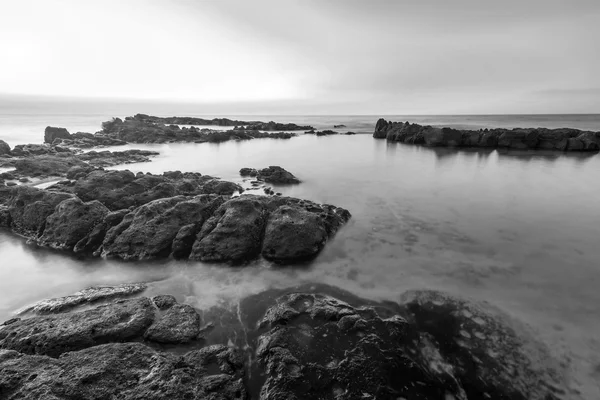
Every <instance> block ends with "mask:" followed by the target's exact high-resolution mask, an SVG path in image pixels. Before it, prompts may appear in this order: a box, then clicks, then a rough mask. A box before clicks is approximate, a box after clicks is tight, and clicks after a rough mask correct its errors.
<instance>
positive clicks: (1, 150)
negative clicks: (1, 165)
mask: <svg viewBox="0 0 600 400" xmlns="http://www.w3.org/2000/svg"><path fill="white" fill-rule="evenodd" d="M9 154H10V146H9V145H8V143H6V142H5V141H4V140H0V156H4V155H9Z"/></svg>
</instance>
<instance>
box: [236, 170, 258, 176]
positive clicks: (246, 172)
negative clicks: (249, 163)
mask: <svg viewBox="0 0 600 400" xmlns="http://www.w3.org/2000/svg"><path fill="white" fill-rule="evenodd" d="M240 175H241V176H256V175H258V171H257V170H255V169H254V168H242V169H240Z"/></svg>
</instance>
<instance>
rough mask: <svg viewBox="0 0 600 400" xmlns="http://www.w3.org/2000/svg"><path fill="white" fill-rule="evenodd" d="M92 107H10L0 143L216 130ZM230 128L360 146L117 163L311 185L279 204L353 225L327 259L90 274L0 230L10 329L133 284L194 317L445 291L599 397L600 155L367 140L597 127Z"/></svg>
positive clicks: (313, 143) (531, 123) (248, 144)
mask: <svg viewBox="0 0 600 400" xmlns="http://www.w3.org/2000/svg"><path fill="white" fill-rule="evenodd" d="M84 108H85V107H79V108H77V111H74V110H73V109H69V108H66V109H64V110H57V109H56V108H52V109H45V108H40V107H37V108H28V107H22V108H15V107H13V108H9V109H6V108H5V109H2V108H0V139H2V140H5V141H6V142H8V143H9V144H10V145H11V146H13V145H15V144H19V143H41V142H42V141H43V132H44V128H45V127H46V126H48V125H50V126H60V127H64V128H67V129H68V130H69V131H70V132H77V131H84V132H95V131H98V130H99V129H100V125H101V122H102V121H105V120H108V119H110V118H112V117H121V118H122V117H125V116H127V115H132V114H134V113H136V112H141V113H148V114H150V113H152V114H154V115H159V116H172V115H186V116H200V117H215V116H217V115H214V114H213V115H203V114H202V113H201V112H197V113H194V112H193V110H190V109H185V110H183V109H181V110H180V109H177V108H176V107H173V106H168V107H167V106H165V107H164V109H161V108H160V107H158V106H156V107H154V109H152V110H150V111H151V112H149V111H148V110H146V109H137V110H133V109H131V110H126V112H125V111H124V112H122V113H121V114H117V113H115V112H114V110H99V109H94V108H90V109H84ZM131 108H133V107H131ZM219 116H221V115H219ZM223 116H226V117H230V118H234V119H250V120H264V121H269V120H274V121H278V122H294V123H297V124H303V125H304V124H309V125H312V126H314V127H315V128H317V129H333V126H334V125H345V127H344V128H337V129H336V130H338V131H340V132H345V131H353V132H356V133H357V135H352V136H346V135H337V136H324V137H316V136H315V135H299V136H298V137H295V138H292V139H290V140H272V139H256V140H252V141H241V142H235V141H230V142H225V143H220V144H209V143H204V144H145V145H128V146H122V147H120V148H118V149H121V150H122V149H125V148H142V149H152V150H157V151H159V152H160V155H159V156H158V157H156V158H155V159H153V161H152V162H149V163H139V164H130V165H124V166H117V167H115V168H117V169H130V170H132V171H134V172H138V171H144V172H152V173H162V172H164V171H172V170H181V171H197V172H200V173H202V174H209V175H213V176H218V177H220V178H222V179H226V180H232V181H236V182H242V178H241V177H240V176H239V173H238V171H239V170H240V168H242V167H254V168H259V167H266V166H269V165H280V166H282V167H284V168H286V169H287V170H289V171H291V172H292V173H293V174H295V175H296V176H297V177H299V178H300V179H301V180H302V181H303V183H302V184H300V185H297V186H288V187H286V186H282V187H275V189H276V191H279V192H282V193H283V194H284V195H288V196H295V197H300V198H306V199H310V200H312V201H316V202H321V203H329V204H335V205H337V206H342V207H344V208H347V209H348V210H350V212H351V213H352V219H351V220H350V222H349V223H348V224H347V225H346V226H345V227H343V228H342V229H341V230H340V231H339V232H338V233H337V235H336V236H335V237H334V238H333V239H332V240H331V241H330V242H329V243H328V244H327V246H326V247H325V249H324V251H323V252H322V253H321V254H320V255H319V256H318V257H317V259H315V260H314V261H313V262H311V263H309V264H305V265H300V266H288V267H281V266H275V265H272V264H270V263H268V262H265V261H257V262H255V263H252V264H249V265H245V266H241V267H240V266H237V267H231V266H227V265H216V264H206V263H201V262H181V261H178V262H176V261H172V260H164V261H160V262H135V263H132V262H119V261H114V260H102V259H98V260H81V259H78V258H76V257H72V256H69V255H66V254H62V253H60V252H56V251H52V250H48V249H44V248H38V247H35V246H33V245H30V244H27V243H26V241H25V240H24V239H22V238H20V237H18V236H16V235H13V234H11V233H10V232H8V231H0V321H2V320H4V319H8V318H11V317H12V316H14V315H15V313H16V312H17V311H18V310H19V309H21V308H23V307H24V306H27V305H29V304H31V303H33V302H36V301H39V300H42V299H45V298H49V297H56V296H63V295H68V294H71V293H73V292H75V291H77V290H80V289H83V288H85V287H88V286H91V285H106V284H117V283H124V282H140V281H144V282H149V283H150V289H149V294H150V295H151V294H158V293H171V294H175V295H176V296H177V297H178V298H179V299H180V300H181V301H185V302H187V303H189V304H192V305H194V306H196V307H198V308H207V307H210V306H213V305H235V304H237V302H238V301H239V299H241V298H243V297H245V296H247V295H250V294H253V293H257V292H259V291H262V290H265V289H267V288H274V287H287V286H292V285H296V284H300V283H306V282H319V283H326V284H330V285H334V286H337V287H341V288H344V289H346V290H349V291H351V292H353V293H354V294H356V295H359V296H362V297H365V298H369V299H375V300H392V301H393V300H397V299H398V297H399V295H400V294H401V293H402V292H404V291H406V290H410V289H419V288H428V289H438V290H443V291H447V292H450V293H454V294H458V295H461V296H465V297H468V298H473V299H476V300H479V301H485V302H489V303H491V304H493V305H495V306H497V307H499V308H500V309H502V310H504V311H505V312H506V313H508V314H509V315H511V316H512V317H514V318H515V319H517V320H520V321H521V322H522V323H523V324H526V325H527V326H528V327H529V328H530V329H531V330H532V331H533V332H534V333H535V334H536V335H537V337H539V338H540V340H541V341H543V342H544V343H546V344H547V345H548V346H549V348H550V349H551V351H552V353H553V354H554V356H555V357H556V358H557V359H559V360H560V361H561V363H562V365H563V366H564V367H565V368H566V369H567V370H568V372H569V375H570V390H569V391H568V392H567V393H566V395H565V396H566V397H565V398H573V399H598V398H600V383H599V382H600V210H599V205H600V188H599V187H598V186H597V185H598V179H599V178H598V177H599V172H600V155H598V154H595V153H592V154H589V153H585V154H583V153H582V154H577V153H561V152H526V151H521V152H509V153H506V152H498V151H475V150H453V149H435V148H426V147H419V146H410V145H404V144H399V143H387V142H386V141H385V140H376V139H373V137H372V136H371V135H372V133H373V129H374V127H375V123H376V121H377V120H378V118H380V117H383V118H386V119H388V120H393V121H410V122H416V123H420V124H429V125H434V126H449V127H456V128H472V129H480V128H492V127H504V128H513V127H548V128H559V127H571V128H579V129H583V130H594V131H600V115H428V116H424V115H418V116H416V115H412V116H411V115H387V116H384V115H381V116H380V115H368V116H367V115H361V116H358V115H351V116H349V115H347V116H344V115H330V116H327V115H317V116H309V115H287V116H286V115H252V116H246V115H223Z"/></svg>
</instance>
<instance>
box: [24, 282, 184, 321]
mask: <svg viewBox="0 0 600 400" xmlns="http://www.w3.org/2000/svg"><path fill="white" fill-rule="evenodd" d="M145 289H146V284H144V283H124V284H121V285H116V286H94V287H89V288H85V289H83V290H80V291H78V292H76V293H73V294H72V295H69V296H64V297H56V298H53V299H47V300H42V301H39V302H37V303H35V304H33V305H31V306H29V307H25V308H24V309H23V310H21V311H20V312H19V313H20V314H26V313H35V314H47V313H56V312H61V311H65V310H69V309H72V308H75V307H78V306H81V305H83V304H92V303H96V302H100V301H106V300H113V299H117V298H123V297H129V296H132V295H134V294H138V293H140V292H143V291H144V290H145ZM173 300H175V299H173ZM174 303H175V301H174ZM174 303H173V304H174Z"/></svg>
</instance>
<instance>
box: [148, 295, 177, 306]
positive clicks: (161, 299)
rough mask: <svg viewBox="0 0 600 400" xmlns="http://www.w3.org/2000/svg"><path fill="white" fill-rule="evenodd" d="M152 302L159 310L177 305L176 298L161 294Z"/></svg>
mask: <svg viewBox="0 0 600 400" xmlns="http://www.w3.org/2000/svg"><path fill="white" fill-rule="evenodd" d="M152 301H153V302H154V305H155V306H156V307H158V309H159V310H166V309H167V308H171V307H172V306H174V305H175V304H177V300H176V299H175V297H174V296H171V295H170V294H159V295H158V296H154V297H153V298H152Z"/></svg>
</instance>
